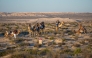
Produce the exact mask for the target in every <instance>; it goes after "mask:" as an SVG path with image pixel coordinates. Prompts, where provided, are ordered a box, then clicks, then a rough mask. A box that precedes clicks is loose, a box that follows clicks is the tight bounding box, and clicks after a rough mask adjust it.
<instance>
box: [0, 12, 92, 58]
mask: <svg viewBox="0 0 92 58" xmlns="http://www.w3.org/2000/svg"><path fill="white" fill-rule="evenodd" d="M57 20H59V21H60V23H62V22H63V24H62V26H60V27H58V30H56V28H57V27H56V21H57ZM41 22H44V24H45V28H44V30H43V31H41V30H40V31H39V33H37V32H35V31H33V32H29V31H28V26H29V24H31V25H32V26H34V25H35V24H37V23H41ZM81 28H82V29H81ZM13 30H19V34H18V35H17V36H16V38H15V37H14V36H7V37H6V36H4V35H5V32H6V31H8V32H10V31H13ZM81 30H82V32H81ZM85 30H86V32H85ZM40 40H41V41H42V43H41V44H40V43H39V41H40ZM91 57H92V13H58V12H57V13H52V12H51V13H50V12H49V13H35V12H33V13H26V12H25V13H5V12H0V58H91Z"/></svg>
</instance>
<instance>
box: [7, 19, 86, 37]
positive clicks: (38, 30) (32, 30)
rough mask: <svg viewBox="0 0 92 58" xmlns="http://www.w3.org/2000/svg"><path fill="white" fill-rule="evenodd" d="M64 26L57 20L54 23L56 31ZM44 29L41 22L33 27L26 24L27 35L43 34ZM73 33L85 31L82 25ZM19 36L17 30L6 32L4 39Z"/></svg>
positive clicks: (43, 24)
mask: <svg viewBox="0 0 92 58" xmlns="http://www.w3.org/2000/svg"><path fill="white" fill-rule="evenodd" d="M63 24H64V22H60V21H59V20H57V21H56V31H58V28H59V27H60V26H62V25H63ZM44 29H45V23H44V22H41V23H36V24H35V25H32V24H28V32H29V33H37V34H40V33H42V32H44ZM74 32H75V33H83V32H84V33H86V32H87V30H86V29H85V28H84V27H83V26H82V24H79V29H78V30H77V31H74ZM18 34H19V31H18V30H13V31H10V32H8V31H6V32H5V37H8V36H14V38H16V35H18Z"/></svg>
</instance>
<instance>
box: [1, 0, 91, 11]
mask: <svg viewBox="0 0 92 58" xmlns="http://www.w3.org/2000/svg"><path fill="white" fill-rule="evenodd" d="M0 12H92V0H0Z"/></svg>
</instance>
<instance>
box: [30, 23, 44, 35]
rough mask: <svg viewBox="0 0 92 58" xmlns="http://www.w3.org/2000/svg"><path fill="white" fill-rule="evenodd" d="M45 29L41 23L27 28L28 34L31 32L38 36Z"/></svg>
mask: <svg viewBox="0 0 92 58" xmlns="http://www.w3.org/2000/svg"><path fill="white" fill-rule="evenodd" d="M44 29H45V24H44V22H41V23H36V24H35V25H33V26H32V25H31V24H29V26H28V32H29V33H30V32H31V33H32V32H37V33H38V34H39V33H40V31H41V32H43V30H44Z"/></svg>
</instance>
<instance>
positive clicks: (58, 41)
mask: <svg viewBox="0 0 92 58" xmlns="http://www.w3.org/2000/svg"><path fill="white" fill-rule="evenodd" d="M54 42H55V43H56V44H58V43H62V42H63V40H62V39H55V40H54Z"/></svg>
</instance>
